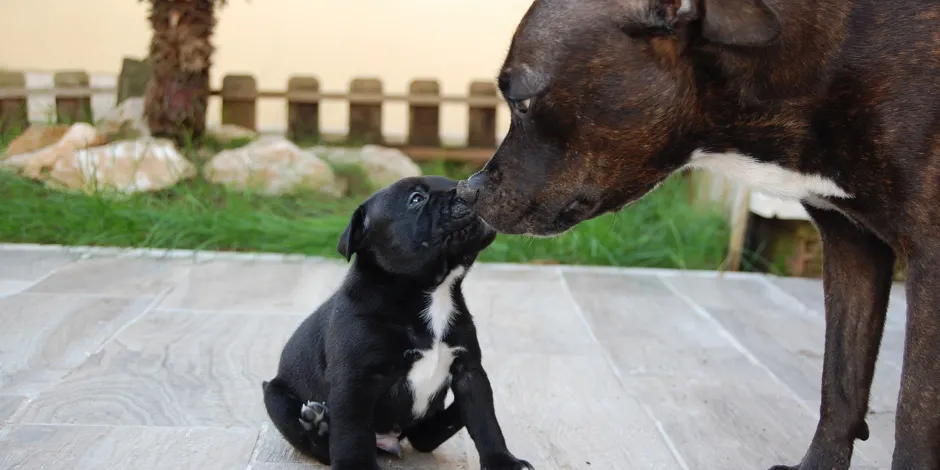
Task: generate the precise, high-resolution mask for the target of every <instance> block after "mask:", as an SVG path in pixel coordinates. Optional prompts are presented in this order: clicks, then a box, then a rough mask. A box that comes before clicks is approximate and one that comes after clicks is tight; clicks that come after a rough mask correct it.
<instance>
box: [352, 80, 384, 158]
mask: <svg viewBox="0 0 940 470" xmlns="http://www.w3.org/2000/svg"><path fill="white" fill-rule="evenodd" d="M349 93H350V94H353V95H355V94H373V95H377V96H376V97H375V98H364V99H362V98H353V97H350V99H349V135H348V136H347V140H349V141H350V142H351V143H355V144H382V143H384V141H385V139H384V138H383V136H382V97H381V94H382V81H381V80H379V79H377V78H356V79H353V81H352V82H351V83H350V84H349Z"/></svg>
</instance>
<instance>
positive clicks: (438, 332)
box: [408, 266, 465, 418]
mask: <svg viewBox="0 0 940 470" xmlns="http://www.w3.org/2000/svg"><path fill="white" fill-rule="evenodd" d="M464 272H465V269H464V267H463V266H458V267H457V268H456V269H454V270H453V271H451V273H450V274H448V275H447V278H446V279H444V282H442V283H441V285H440V286H438V287H437V289H435V290H434V292H431V293H430V294H429V295H430V303H429V304H428V307H427V309H425V310H424V311H423V312H422V317H423V318H424V320H425V321H426V322H427V325H428V328H429V329H430V330H431V333H432V334H433V335H434V342H433V344H432V346H431V348H430V349H427V350H424V351H421V354H422V356H421V358H420V359H418V360H417V361H415V363H414V364H412V366H411V370H410V371H409V372H408V383H409V385H410V387H411V394H412V397H413V403H414V405H413V406H412V413H413V414H414V416H415V417H416V418H420V417H422V416H424V414H425V413H426V412H427V410H428V405H429V404H430V401H431V398H432V397H433V396H434V394H435V393H437V391H438V390H440V389H441V387H442V386H444V384H445V383H446V382H447V380H448V379H450V365H451V364H452V363H453V362H454V353H455V352H457V351H458V350H460V349H462V348H459V347H458V348H452V347H450V346H449V345H448V344H447V343H445V342H444V341H443V338H444V336H445V335H446V334H447V329H448V328H449V327H450V322H451V321H452V320H453V315H454V301H453V297H452V296H451V290H452V289H453V287H454V283H455V282H457V279H459V278H460V277H461V276H463V274H464Z"/></svg>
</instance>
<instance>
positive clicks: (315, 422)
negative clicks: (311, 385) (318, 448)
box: [300, 401, 330, 436]
mask: <svg viewBox="0 0 940 470" xmlns="http://www.w3.org/2000/svg"><path fill="white" fill-rule="evenodd" d="M328 411H329V410H327V408H326V405H325V404H323V403H318V402H315V401H308V402H307V403H304V404H303V405H302V406H301V407H300V425H301V426H303V427H304V429H306V430H307V431H308V432H316V433H317V435H318V436H324V435H326V433H328V432H330V416H329V414H328Z"/></svg>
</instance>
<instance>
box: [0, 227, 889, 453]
mask: <svg viewBox="0 0 940 470" xmlns="http://www.w3.org/2000/svg"><path fill="white" fill-rule="evenodd" d="M345 269H346V267H345V265H344V264H342V263H339V262H334V261H324V260H317V259H304V258H296V257H281V256H264V255H227V254H213V253H192V252H188V253H187V252H169V253H166V252H162V253H161V252H137V251H130V252H127V251H119V250H88V249H79V250H75V249H73V250H66V249H60V248H55V247H35V246H15V245H10V246H5V247H0V469H4V470H5V469H161V470H163V469H199V470H209V469H249V468H250V469H259V470H260V469H264V470H269V469H270V470H273V469H301V468H317V466H316V465H314V464H313V463H311V462H309V461H307V460H305V459H303V458H302V457H299V456H298V455H297V454H295V453H293V452H292V451H291V450H290V448H289V447H288V446H287V445H286V444H285V442H284V441H283V440H282V439H281V437H280V436H279V435H278V434H277V432H276V431H275V430H274V429H273V427H272V426H271V425H270V424H269V423H268V421H267V418H266V415H265V412H264V408H263V404H262V401H261V385H260V384H261V381H262V380H263V379H267V378H270V377H271V376H272V375H273V374H274V372H275V368H276V364H277V359H278V355H279V353H280V349H281V347H282V345H283V343H284V341H285V340H286V339H287V337H288V335H289V334H290V333H291V332H292V331H293V329H294V328H295V327H296V325H297V324H298V323H299V322H300V321H301V320H302V319H303V318H304V316H305V315H306V314H308V313H309V312H311V311H312V310H313V309H314V307H315V306H316V305H317V304H318V303H319V302H321V301H322V300H324V299H325V298H326V296H327V295H328V294H329V293H330V292H331V291H332V289H333V288H334V287H335V286H336V285H337V284H338V283H339V282H340V280H341V277H342V275H343V273H344V272H345ZM465 286H466V287H465V289H466V295H467V300H468V303H469V306H470V309H471V311H472V312H473V313H474V315H475V317H476V320H477V322H478V325H479V330H480V341H481V344H482V346H483V349H484V355H485V363H486V366H487V370H488V372H489V374H490V376H491V379H492V381H493V386H494V389H495V395H496V405H497V413H498V415H499V417H500V421H501V423H502V426H503V429H504V431H505V434H506V437H507V440H508V443H509V445H510V448H511V449H512V450H513V452H514V453H516V455H518V456H520V457H523V458H526V459H528V460H529V461H531V462H532V463H533V464H534V465H535V467H536V468H538V469H585V468H591V469H599V470H602V469H690V470H698V469H765V468H767V467H769V466H770V465H772V464H776V463H782V462H786V463H795V462H797V461H798V460H799V458H800V457H801V456H802V454H803V452H804V450H805V448H806V446H807V445H808V443H809V441H810V438H811V436H812V433H813V431H814V426H815V420H816V414H817V409H818V400H819V397H818V389H819V377H820V373H821V368H822V351H823V325H824V317H823V315H822V311H823V297H822V288H821V285H820V283H819V282H818V281H812V280H803V279H781V278H774V277H766V276H758V275H741V274H733V275H732V274H729V275H725V276H723V277H720V276H718V275H717V274H715V273H711V272H679V271H664V270H637V269H626V270H623V269H604V268H579V267H546V266H541V267H535V266H517V265H477V266H476V267H475V268H474V269H473V271H471V274H470V275H469V277H468V279H467V282H466V284H465ZM904 304H905V301H904V291H903V289H901V288H900V287H898V288H896V289H895V295H894V296H893V297H892V301H891V310H890V312H889V319H888V322H887V327H886V333H885V340H884V345H883V348H882V354H881V359H880V362H879V365H878V372H877V377H876V379H875V385H874V391H873V397H872V403H871V415H870V416H869V424H870V427H871V431H872V437H871V438H870V439H869V440H868V441H867V442H861V443H859V444H858V445H857V451H856V458H855V461H854V464H855V465H854V466H853V468H888V466H889V458H890V454H891V448H892V443H893V433H894V425H893V419H894V409H895V398H896V396H897V390H898V382H899V376H900V365H901V354H902V347H903V327H904ZM383 464H384V465H385V467H386V468H389V469H393V468H396V469H397V468H400V469H431V468H444V469H463V468H479V462H478V459H477V456H476V452H475V450H474V448H473V445H472V442H471V441H470V440H469V438H468V436H467V435H466V433H461V434H460V435H458V436H456V437H455V438H454V439H452V440H451V441H450V442H448V443H447V444H446V445H445V446H444V447H443V448H441V449H440V450H438V451H437V452H435V453H434V454H431V455H426V454H417V453H414V452H408V453H407V454H406V456H405V458H404V459H403V460H391V459H383Z"/></svg>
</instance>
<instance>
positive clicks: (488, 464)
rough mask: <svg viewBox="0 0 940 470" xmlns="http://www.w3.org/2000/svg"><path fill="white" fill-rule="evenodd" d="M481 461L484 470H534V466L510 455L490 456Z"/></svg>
mask: <svg viewBox="0 0 940 470" xmlns="http://www.w3.org/2000/svg"><path fill="white" fill-rule="evenodd" d="M480 460H481V461H482V462H481V464H482V465H481V467H482V470H525V469H528V470H534V467H533V466H532V464H530V463H529V462H526V461H525V460H522V459H517V458H515V457H514V456H513V455H512V454H509V453H505V454H493V455H488V456H486V457H482V458H481V459H480Z"/></svg>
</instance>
